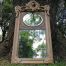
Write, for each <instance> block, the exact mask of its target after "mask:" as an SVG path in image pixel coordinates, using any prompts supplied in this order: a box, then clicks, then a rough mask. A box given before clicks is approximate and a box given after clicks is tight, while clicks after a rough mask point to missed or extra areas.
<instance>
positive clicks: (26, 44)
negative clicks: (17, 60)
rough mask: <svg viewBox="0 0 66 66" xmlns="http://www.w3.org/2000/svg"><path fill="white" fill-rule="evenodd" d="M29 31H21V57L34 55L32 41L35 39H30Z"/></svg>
mask: <svg viewBox="0 0 66 66" xmlns="http://www.w3.org/2000/svg"><path fill="white" fill-rule="evenodd" d="M29 35H30V34H29V32H26V31H22V32H20V36H21V38H20V40H19V44H20V45H19V57H23V58H29V57H32V56H33V49H32V43H33V40H32V39H29Z"/></svg>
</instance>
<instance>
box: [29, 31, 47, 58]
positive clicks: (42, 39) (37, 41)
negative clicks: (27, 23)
mask: <svg viewBox="0 0 66 66" xmlns="http://www.w3.org/2000/svg"><path fill="white" fill-rule="evenodd" d="M43 31H44V30H43ZM35 34H36V36H35V37H34V40H33V46H32V47H33V50H35V52H36V49H37V48H38V46H39V45H42V44H46V36H45V32H43V33H41V30H36V31H35ZM29 38H30V39H32V36H30V37H29ZM36 53H37V54H38V55H37V56H33V58H42V57H41V53H42V50H39V51H38V52H36Z"/></svg>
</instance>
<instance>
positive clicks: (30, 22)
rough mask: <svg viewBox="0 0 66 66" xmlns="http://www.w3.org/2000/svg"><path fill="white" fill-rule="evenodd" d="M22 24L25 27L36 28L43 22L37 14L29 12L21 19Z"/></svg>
mask: <svg viewBox="0 0 66 66" xmlns="http://www.w3.org/2000/svg"><path fill="white" fill-rule="evenodd" d="M23 22H24V24H26V25H27V26H38V25H40V24H41V23H42V22H43V18H42V17H41V15H40V13H38V12H35V13H34V12H29V13H27V14H26V15H25V16H24V17H23Z"/></svg>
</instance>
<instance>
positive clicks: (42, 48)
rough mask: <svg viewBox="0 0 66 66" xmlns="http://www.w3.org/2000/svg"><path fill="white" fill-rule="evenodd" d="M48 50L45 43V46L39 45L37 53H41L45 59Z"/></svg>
mask: <svg viewBox="0 0 66 66" xmlns="http://www.w3.org/2000/svg"><path fill="white" fill-rule="evenodd" d="M46 48H47V47H46V45H45V44H44V43H43V44H41V45H39V46H38V48H36V49H37V52H38V51H41V56H42V57H45V56H46V52H45V51H46Z"/></svg>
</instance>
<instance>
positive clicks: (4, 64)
mask: <svg viewBox="0 0 66 66" xmlns="http://www.w3.org/2000/svg"><path fill="white" fill-rule="evenodd" d="M0 66H45V65H43V64H38V65H25V64H11V63H10V62H9V61H8V60H2V59H1V60H0ZM48 66H66V63H65V62H59V63H55V64H49V65H48Z"/></svg>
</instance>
